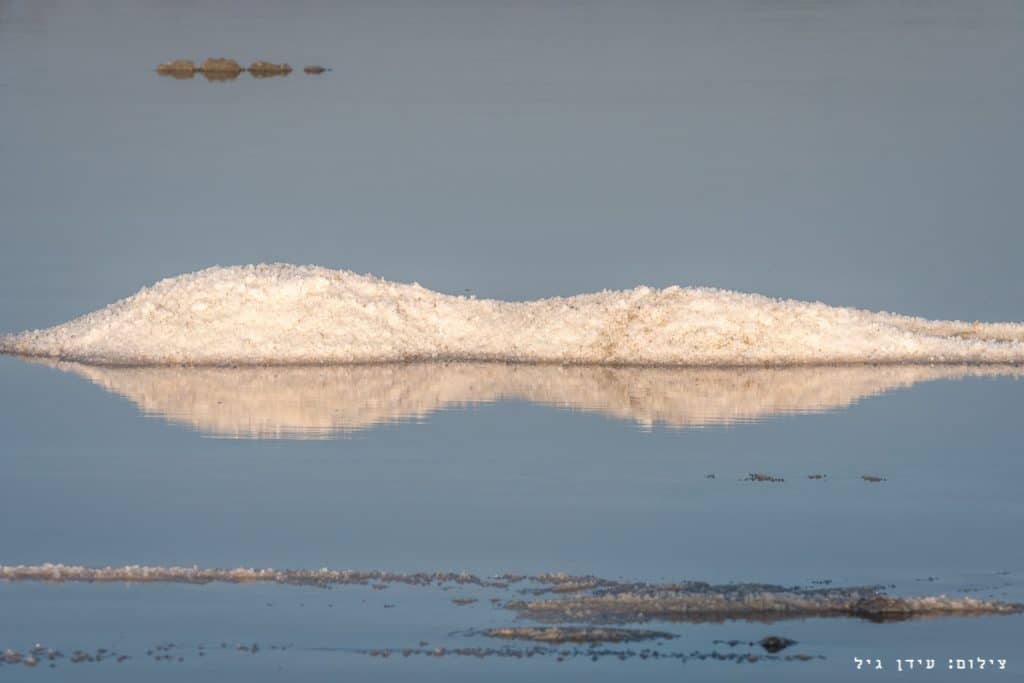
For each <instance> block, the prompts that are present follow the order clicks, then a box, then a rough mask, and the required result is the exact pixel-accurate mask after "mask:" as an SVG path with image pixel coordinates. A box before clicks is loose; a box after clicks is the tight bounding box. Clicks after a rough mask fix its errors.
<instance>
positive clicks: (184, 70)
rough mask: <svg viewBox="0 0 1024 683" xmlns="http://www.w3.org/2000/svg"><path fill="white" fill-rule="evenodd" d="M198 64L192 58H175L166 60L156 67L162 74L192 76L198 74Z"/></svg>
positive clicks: (181, 76) (178, 76) (177, 76)
mask: <svg viewBox="0 0 1024 683" xmlns="http://www.w3.org/2000/svg"><path fill="white" fill-rule="evenodd" d="M196 71H197V69H196V65H195V62H193V61H192V60H191V59H175V60H174V61H170V62H164V63H163V64H160V65H159V66H157V67H156V72H157V73H158V74H160V75H161V76H172V77H174V78H192V77H193V76H195V74H196Z"/></svg>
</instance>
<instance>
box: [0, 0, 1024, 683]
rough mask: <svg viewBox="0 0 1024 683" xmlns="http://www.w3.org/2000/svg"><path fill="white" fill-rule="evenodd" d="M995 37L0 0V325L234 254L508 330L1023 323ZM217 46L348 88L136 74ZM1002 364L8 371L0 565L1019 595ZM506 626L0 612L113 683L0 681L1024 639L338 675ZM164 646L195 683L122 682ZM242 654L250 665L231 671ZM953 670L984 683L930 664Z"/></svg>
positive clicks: (1017, 648)
mask: <svg viewBox="0 0 1024 683" xmlns="http://www.w3.org/2000/svg"><path fill="white" fill-rule="evenodd" d="M1022 35H1024V7H1022V5H1021V3H1019V2H1016V1H1015V0H1006V1H997V0H985V1H979V2H955V1H953V2H950V1H946V2H942V1H938V2H899V3H893V2H882V1H879V2H871V1H865V2H857V3H835V2H821V3H808V2H788V1H787V2H773V3H769V4H766V3H756V2H755V3H751V2H714V3H712V2H692V3H674V4H673V3H667V4H666V3H658V2H644V3H630V4H628V5H625V4H616V3H600V2H598V3H559V4H550V3H532V2H510V3H500V4H494V3H492V4H486V5H482V4H478V5H471V4H468V3H462V2H438V3H432V4H430V5H424V4H422V3H407V2H397V3H379V2H374V3H359V2H349V3H322V2H316V1H314V0H308V1H303V2H291V3H270V2H258V3H246V4H245V11H241V10H240V9H239V6H237V5H234V4H230V3H204V4H202V5H201V6H200V5H196V4H178V3H166V2H156V1H146V0H144V1H141V2H138V1H137V2H127V1H124V2H115V1H105V2H96V3H72V2H68V1H61V0H58V1H54V2H45V3H43V2H25V1H20V0H0V120H2V121H3V124H4V125H3V127H2V130H0V175H2V176H3V182H0V206H2V207H3V209H2V211H3V213H2V216H0V237H2V243H3V248H2V249H0V329H2V330H3V331H4V332H8V331H17V330H21V329H26V328H33V327H42V326H46V325H52V324H56V323H60V322H63V321H65V320H67V319H69V318H71V317H73V316H75V315H78V314H81V313H85V312H87V311H90V310H93V309H96V308H98V307H101V306H103V305H106V304H108V303H109V302H111V301H113V300H115V299H117V298H119V297H122V296H126V295H128V294H130V293H132V292H134V291H136V290H137V289H138V287H140V286H142V285H144V284H148V283H151V282H153V281H154V280H156V279H158V278H160V277H164V276H172V275H177V274H179V273H182V272H187V271H192V270H196V269H199V268H202V267H206V266H209V265H212V264H215V263H221V264H235V263H252V262H260V261H286V262H295V263H319V264H322V265H326V266H331V267H343V268H350V269H353V270H356V271H358V272H366V271H371V272H374V273H375V274H377V275H380V276H383V277H387V278H390V279H396V280H402V281H412V280H417V281H419V282H421V283H422V284H424V285H425V286H427V287H431V288H433V289H437V290H440V291H445V292H449V293H456V294H461V293H472V294H476V295H479V296H492V297H500V298H505V299H515V300H523V299H531V298H536V297H542V296H550V295H554V294H575V293H578V292H582V291H593V290H599V289H601V288H605V287H610V288H621V287H630V286H633V285H635V284H638V283H643V284H648V285H655V286H659V285H669V284H707V285H715V286H720V287H725V288H730V289H740V290H747V291H758V292H762V293H765V294H769V295H778V296H792V297H798V298H805V299H821V300H823V301H825V302H827V303H830V304H844V305H856V306H863V307H868V308H872V309H891V310H895V311H898V312H904V313H911V314H920V315H926V316H929V317H935V318H962V319H968V320H973V319H983V320H1000V319H1011V320H1019V319H1021V317H1022V316H1021V311H1020V305H1019V302H1020V301H1021V296H1022V295H1024V280H1022V279H1021V278H1020V276H1019V262H1020V258H1019V257H1020V255H1021V253H1022V252H1024V241H1022V240H1024V236H1022V235H1024V233H1022V232H1021V231H1020V225H1019V223H1020V221H1019V217H1020V215H1021V193H1020V191H1019V160H1020V159H1021V158H1022V156H1024V137H1022V136H1020V135H1019V119H1020V112H1021V110H1022V109H1024V88H1022V86H1021V84H1022V77H1021V67H1020V65H1021V64H1024V40H1022V39H1021V37H1022ZM219 55H223V56H227V57H235V58H237V59H239V60H242V61H243V62H247V61H250V60H253V59H259V58H264V59H272V60H275V61H289V62H291V63H292V65H293V66H295V67H301V66H302V65H303V64H306V63H321V64H324V65H326V66H330V67H333V69H334V70H333V71H331V72H329V73H327V74H324V75H323V76H321V77H313V76H306V75H305V74H302V73H299V72H296V73H294V74H292V75H291V76H289V77H287V78H277V79H264V80H259V81H257V80H254V79H251V78H249V77H247V76H243V77H241V78H239V79H238V80H236V81H231V82H224V83H209V82H206V81H204V80H202V79H193V80H183V81H179V80H174V79H169V78H160V77H158V76H157V75H156V74H155V73H154V72H153V68H154V67H155V65H156V64H157V63H159V62H162V61H166V60H168V59H173V58H178V57H184V58H190V59H196V60H200V59H203V58H204V57H207V56H219ZM1018 375H1019V370H1015V369H1012V368H1010V369H1007V368H1001V369H990V370H982V369H978V368H931V367H923V368H859V369H816V370H794V371H767V370H764V371H762V370H747V371H738V372H726V371H660V370H658V371H656V370H638V371H626V370H588V369H582V368H571V369H565V368H528V367H509V366H503V365H487V366H396V367H389V368H348V369H343V368H341V369H339V368H335V369H331V368H327V369H323V368H317V369H293V370H288V371H284V370H274V371H230V370H208V371H207V370H187V371H185V370H176V371H167V370H152V369H110V368H93V367H85V366H76V365H68V364H60V365H57V366H55V367H48V366H46V365H41V364H32V363H26V362H23V361H20V360H16V359H12V358H6V357H4V358H0V435H2V440H0V564H3V565H17V564H27V565H37V564H41V563H45V562H59V563H66V564H82V565H87V566H105V565H113V566H120V565H126V564H136V563H138V564H148V565H155V566H166V565H183V566H191V565H193V564H195V565H199V566H201V567H215V566H220V567H238V566H252V567H296V568H316V567H322V566H328V567H334V568H355V569H380V570H387V571H420V570H424V571H438V570H440V571H462V570H466V571H471V572H475V573H477V574H480V575H485V576H486V575H492V574H499V573H503V572H524V573H536V572H543V571H564V572H568V573H572V574H595V575H598V576H601V577H605V578H609V579H617V578H620V577H621V578H622V579H624V580H649V581H674V580H680V579H694V580H705V581H712V582H726V581H743V582H746V581H754V582H757V581H764V582H772V583H779V584H784V585H799V586H805V587H806V586H819V585H823V584H817V583H811V582H815V581H819V582H820V581H832V582H833V584H832V585H840V586H851V585H862V584H883V585H887V586H894V588H891V589H890V590H891V592H893V593H895V594H900V595H910V594H939V593H946V594H949V595H953V596H963V595H970V596H975V597H983V598H994V599H1001V600H1010V601H1018V602H1024V546H1022V545H1021V543H1020V540H1019V539H1020V529H1021V528H1022V526H1024V499H1022V497H1021V495H1020V481H1021V480H1022V478H1024V462H1022V459H1021V457H1020V450H1021V449H1020V408H1021V406H1022V405H1024V402H1022V399H1024V393H1022V388H1021V385H1020V383H1019V381H1018V380H1017V376H1018ZM751 473H764V474H768V475H771V476H773V477H777V478H782V479H784V480H785V481H783V482H778V483H773V482H751V481H743V479H744V478H746V477H748V476H749V475H750V474H751ZM811 474H824V475H827V476H826V477H825V478H823V479H809V478H808V476H809V475H811ZM709 475H714V478H710V477H709ZM864 475H869V476H877V477H881V478H884V481H881V482H877V483H872V482H868V481H865V480H864V479H863V478H862V477H863V476H864ZM452 597H479V598H480V600H479V602H477V603H473V604H468V605H465V606H458V605H455V604H453V603H452V602H451V598H452ZM491 597H495V593H494V592H493V591H492V592H488V591H485V590H480V589H477V588H473V587H458V588H453V589H452V590H448V591H446V590H443V589H442V588H438V587H434V588H430V589H427V588H422V587H412V586H401V585H392V586H389V587H388V588H386V589H385V590H380V591H378V590H374V589H373V588H370V587H357V586H345V587H337V588H335V589H332V590H324V589H319V588H313V587H296V586H277V585H271V584H253V585H226V584H209V585H204V586H195V585H167V584H152V585H116V584H74V583H67V584H42V583H0V649H3V648H7V647H12V648H15V649H18V650H21V651H23V652H24V651H26V650H27V649H28V648H30V647H31V646H32V645H33V644H34V643H36V642H39V643H43V644H44V645H47V646H54V647H58V648H60V649H61V650H63V651H64V652H65V653H70V652H71V651H72V650H73V649H75V648H82V649H89V650H90V651H93V652H94V651H95V649H96V648H100V647H102V648H110V649H116V650H117V651H118V652H122V653H125V654H128V655H130V656H132V659H131V660H129V661H126V662H124V663H122V664H118V663H116V662H115V661H111V660H108V661H105V662H102V663H98V664H87V663H84V664H70V663H68V662H67V660H63V661H61V662H59V665H58V667H57V668H56V669H54V670H53V671H51V670H49V669H48V668H47V666H46V665H45V663H44V665H42V666H37V667H36V668H34V669H29V668H26V667H24V666H22V665H17V666H7V665H0V678H2V679H4V680H18V681H20V680H30V681H32V680H38V679H47V680H67V679H72V680H74V679H81V680H97V681H100V680H102V681H110V680H132V681H134V680H139V679H145V680H180V679H181V678H182V677H184V676H186V675H187V676H188V677H189V678H192V679H194V680H210V681H221V680H225V679H226V678H238V679H251V680H281V679H283V678H297V679H305V680H322V679H324V678H328V677H338V676H339V675H342V676H344V677H346V678H348V679H354V680H369V679H371V678H373V679H381V678H385V679H386V678H394V679H399V678H415V679H417V680H421V679H422V680H467V681H468V680H474V681H475V680H481V679H487V680H521V679H523V678H526V677H530V678H534V679H538V680H557V679H561V678H568V677H573V678H582V677H584V676H585V677H586V678H587V679H588V680H590V679H592V680H642V679H646V680H678V679H679V678H681V677H682V676H686V675H688V676H692V677H696V678H701V679H705V678H712V679H713V678H718V679H721V680H732V679H735V678H736V677H737V676H739V675H744V674H751V673H754V674H757V675H760V676H762V677H764V678H766V679H772V680H779V681H789V680H799V679H803V680H809V681H819V680H862V679H867V678H878V677H880V676H883V674H880V673H876V672H866V671H857V670H856V669H855V667H854V659H853V658H854V657H862V658H866V657H871V658H878V657H882V658H884V660H885V663H886V672H885V675H889V676H894V675H898V674H896V672H894V671H892V668H893V666H894V665H895V659H896V658H897V657H902V658H907V657H910V658H934V659H935V660H936V662H937V667H936V669H935V670H933V671H931V672H920V673H919V674H915V676H916V677H917V678H921V679H923V680H944V679H947V680H965V679H966V678H998V679H1000V680H1020V678H1021V671H1022V667H1024V649H1022V646H1021V641H1020V635H1019V634H1020V633H1021V632H1022V631H1024V620H1022V617H1021V615H1015V616H1003V617H971V618H943V619H932V620H920V621H908V622H902V623H884V624H875V623H870V622H867V621H862V620H851V619H804V620H793V621H784V622H779V623H775V624H763V623H756V622H754V623H748V622H743V621H727V622H724V623H704V624H678V623H659V622H654V623H651V624H647V625H645V626H644V627H645V628H648V627H649V628H655V629H659V630H666V631H669V632H670V633H672V634H675V635H677V636H679V637H678V638H677V639H675V640H671V641H668V642H666V643H665V644H664V645H663V646H659V649H660V650H662V651H665V652H675V651H681V652H687V653H689V652H693V651H699V652H708V651H711V650H714V649H716V648H717V649H719V650H720V651H722V652H726V651H729V650H730V647H729V646H723V645H721V644H715V642H714V641H715V640H732V639H741V640H743V641H745V642H746V641H752V640H758V639H760V638H762V637H764V636H766V635H770V634H774V635H780V636H785V637H788V638H792V639H794V640H797V641H799V644H798V645H797V646H794V648H795V649H793V650H789V651H791V652H793V651H799V652H804V653H807V654H810V655H813V656H815V657H819V656H820V657H824V658H825V659H813V660H811V661H808V662H785V661H779V662H759V663H757V664H750V665H749V667H750V669H749V670H748V669H737V667H741V666H748V665H738V664H735V663H733V662H720V661H701V660H691V661H687V662H686V663H685V664H681V663H679V662H678V661H670V662H663V661H652V660H649V659H648V660H641V659H638V658H629V659H627V660H626V661H620V660H619V659H617V658H616V657H614V656H612V657H605V658H602V659H601V660H600V661H599V662H597V663H594V662H591V661H590V660H589V658H587V657H578V658H570V659H569V660H568V661H566V662H562V663H559V662H557V659H556V658H555V657H552V656H541V657H534V658H530V659H529V660H518V659H513V658H488V659H483V660H477V659H474V658H460V657H443V658H433V657H421V656H413V657H409V658H408V659H406V658H403V657H400V656H392V657H389V658H388V659H386V660H383V659H380V658H372V657H369V656H367V655H366V654H364V653H360V652H356V650H360V649H372V648H403V647H416V646H417V645H418V643H419V642H420V641H421V640H422V641H427V642H428V643H429V646H428V647H461V646H465V645H467V644H468V645H473V646H476V645H483V644H485V639H484V638H482V637H480V636H472V635H466V634H465V633H464V632H465V631H466V629H479V628H485V627H488V626H496V625H507V624H510V623H514V621H513V620H514V615H513V614H511V613H510V612H509V611H507V610H505V609H503V608H502V607H501V606H500V605H494V604H492V603H491V602H490V598H491ZM497 597H499V598H500V599H501V600H506V599H510V598H514V597H521V596H519V595H517V594H515V592H514V590H513V591H508V592H499V593H498V595H497ZM386 605H394V606H393V607H387V606H386ZM168 642H170V643H174V644H175V648H177V649H176V650H175V651H176V652H178V651H180V652H181V653H182V655H181V656H182V657H183V660H184V661H182V662H180V663H179V662H178V661H177V659H176V658H175V659H172V660H170V661H163V660H161V661H159V662H156V661H154V660H153V657H152V656H147V655H146V651H147V650H149V649H152V648H154V647H156V646H157V645H160V644H162V643H168ZM253 642H257V643H259V644H260V647H261V649H260V651H259V653H258V654H255V655H254V654H251V653H250V652H245V651H239V650H238V649H237V645H238V644H246V646H247V647H248V646H249V645H251V643H253ZM221 643H226V644H228V647H227V648H223V649H222V648H220V644H221ZM200 645H203V646H204V648H209V649H211V650H216V652H212V651H211V652H209V653H208V654H206V655H204V656H199V649H198V648H199V646H200ZM487 645H491V644H490V643H487ZM275 646H282V647H283V646H290V647H289V648H288V649H286V650H280V649H272V648H273V647H275ZM648 646H649V644H643V643H641V644H639V645H637V644H631V645H626V646H623V647H631V648H634V649H641V648H643V647H648ZM737 647H739V650H740V651H742V652H748V651H751V652H753V651H757V650H758V649H757V648H753V649H751V648H748V647H747V646H746V645H743V646H737ZM732 649H733V650H735V649H736V648H732ZM950 657H952V658H964V659H968V658H976V657H983V658H1005V659H1007V660H1008V669H1007V671H1004V672H997V671H991V670H989V671H984V672H978V671H976V672H973V673H972V672H968V673H958V672H956V671H950V670H948V669H947V668H946V666H945V663H946V661H947V659H948V658H950ZM738 671H739V673H737V672H738ZM72 674H73V676H72Z"/></svg>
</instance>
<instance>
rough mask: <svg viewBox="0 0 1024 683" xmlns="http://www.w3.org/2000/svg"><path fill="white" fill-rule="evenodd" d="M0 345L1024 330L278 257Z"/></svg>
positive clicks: (110, 354) (518, 354) (403, 342)
mask: <svg viewBox="0 0 1024 683" xmlns="http://www.w3.org/2000/svg"><path fill="white" fill-rule="evenodd" d="M0 352H4V353H11V354H21V355H26V356H33V357H46V358H59V359H63V360H74V361H79V362H83V363H93V364H110V365H178V364H184V365H284V364H318V363H331V364H344V363H379V362H395V361H410V360H463V361H512V362H530V363H566V364H606V365H689V366H704V365H737V366H751V365H810V364H834V363H1019V362H1024V324H1021V323H988V324H986V323H964V322H957V321H933V320H926V319H924V318H914V317H908V316H900V315H894V314H891V313H872V312H868V311H862V310H857V309H852V308H837V307H832V306H826V305H825V304H821V303H807V302H800V301H792V300H780V299H771V298H768V297H764V296H759V295H755V294H741V293H737V292H729V291H725V290H716V289H707V288H689V287H687V288H683V287H668V288H666V289H660V290H659V289H651V288H648V287H637V288H635V289H631V290H625V291H618V292H610V291H605V292H600V293H596V294H584V295H579V296H574V297H568V298H551V299H542V300H538V301H529V302H505V301H496V300H490V299H475V298H470V297H462V296H451V295H446V294H441V293H438V292H433V291H430V290H428V289H424V288H423V287H421V286H419V285H418V284H411V285H410V284H400V283H395V282H389V281H387V280H382V279H379V278H375V277H371V276H364V275H357V274H355V273H351V272H347V271H338V270H330V269H327V268H318V267H313V266H291V265H283V264H276V265H258V266H236V267H227V268H224V267H215V268H209V269H207V270H203V271H200V272H197V273H192V274H189V275H182V276H179V277H175V278H170V279H167V280H163V281H161V282H158V283H157V284H155V285H153V286H152V287H148V288H144V289H142V290H141V291H139V292H138V293H137V294H135V295H134V296H131V297H129V298H127V299H123V300H121V301H118V302H116V303H113V304H111V305H109V306H107V307H106V308H103V309H101V310H99V311H95V312H93V313H90V314H88V315H85V316H82V317H80V318H77V319H75V320H72V321H70V322H68V323H65V324H63V325H57V326H55V327H51V328H48V329H44V330H35V331H29V332H23V333H21V334H12V335H6V336H3V337H0Z"/></svg>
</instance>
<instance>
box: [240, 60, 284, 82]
mask: <svg viewBox="0 0 1024 683" xmlns="http://www.w3.org/2000/svg"><path fill="white" fill-rule="evenodd" d="M291 72H292V67H291V66H289V65H288V64H275V63H273V62H265V61H263V60H262V59H257V60H256V61H255V62H253V63H252V64H250V65H249V73H251V74H252V75H253V76H255V77H257V78H265V77H267V76H287V75H288V74H290V73H291Z"/></svg>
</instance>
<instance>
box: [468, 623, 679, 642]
mask: <svg viewBox="0 0 1024 683" xmlns="http://www.w3.org/2000/svg"><path fill="white" fill-rule="evenodd" d="M479 633H480V634H481V635H485V636H487V637H488V638H503V639H505V640H533V641H536V642H539V643H555V644H561V643H595V644H599V643H630V642H636V641H640V640H670V639H672V638H676V637H677V636H676V635H675V634H672V633H667V632H665V631H644V630H638V629H625V628H599V627H581V626H507V627H504V628H491V629H487V630H485V631H480V632H479Z"/></svg>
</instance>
